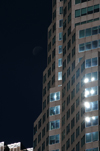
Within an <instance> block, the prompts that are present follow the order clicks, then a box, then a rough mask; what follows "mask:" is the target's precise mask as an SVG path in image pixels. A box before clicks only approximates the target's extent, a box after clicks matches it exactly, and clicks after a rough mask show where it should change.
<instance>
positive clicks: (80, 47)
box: [79, 43, 85, 52]
mask: <svg viewBox="0 0 100 151" xmlns="http://www.w3.org/2000/svg"><path fill="white" fill-rule="evenodd" d="M83 51H85V44H84V43H83V44H79V52H83Z"/></svg>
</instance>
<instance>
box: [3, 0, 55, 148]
mask: <svg viewBox="0 0 100 151" xmlns="http://www.w3.org/2000/svg"><path fill="white" fill-rule="evenodd" d="M51 13H52V12H51V0H43V1H41V0H36V1H35V0H0V142H1V141H5V142H6V143H7V144H9V143H14V142H20V141H21V142H22V143H23V145H24V146H25V147H32V146H33V123H34V121H35V120H36V118H37V117H38V115H39V114H40V113H41V110H42V75H43V70H44V69H45V68H46V65H47V28H48V26H49V25H50V23H51ZM37 46H39V47H42V49H40V50H38V51H37V52H35V55H34V54H33V49H34V48H35V47H37Z"/></svg>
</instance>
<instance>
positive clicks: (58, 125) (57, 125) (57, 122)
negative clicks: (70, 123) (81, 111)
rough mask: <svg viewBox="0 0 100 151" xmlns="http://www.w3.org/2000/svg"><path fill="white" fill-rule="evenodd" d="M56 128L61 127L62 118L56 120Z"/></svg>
mask: <svg viewBox="0 0 100 151" xmlns="http://www.w3.org/2000/svg"><path fill="white" fill-rule="evenodd" d="M56 128H60V120H56Z"/></svg>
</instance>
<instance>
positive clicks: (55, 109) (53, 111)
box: [50, 105, 60, 116]
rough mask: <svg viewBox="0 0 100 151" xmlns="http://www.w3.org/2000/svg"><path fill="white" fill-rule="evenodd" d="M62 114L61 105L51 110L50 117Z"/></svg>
mask: <svg viewBox="0 0 100 151" xmlns="http://www.w3.org/2000/svg"><path fill="white" fill-rule="evenodd" d="M57 114H60V105H59V106H54V107H51V108H50V116H53V115H57Z"/></svg>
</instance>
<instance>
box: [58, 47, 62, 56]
mask: <svg viewBox="0 0 100 151" xmlns="http://www.w3.org/2000/svg"><path fill="white" fill-rule="evenodd" d="M58 53H59V54H61V53H62V45H60V46H59V51H58Z"/></svg>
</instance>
